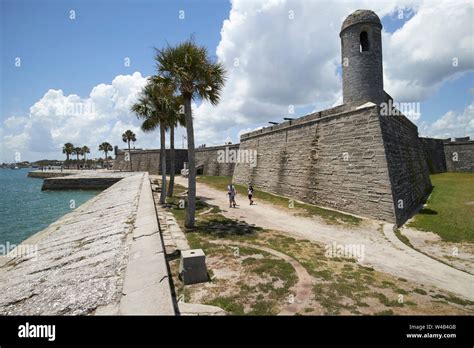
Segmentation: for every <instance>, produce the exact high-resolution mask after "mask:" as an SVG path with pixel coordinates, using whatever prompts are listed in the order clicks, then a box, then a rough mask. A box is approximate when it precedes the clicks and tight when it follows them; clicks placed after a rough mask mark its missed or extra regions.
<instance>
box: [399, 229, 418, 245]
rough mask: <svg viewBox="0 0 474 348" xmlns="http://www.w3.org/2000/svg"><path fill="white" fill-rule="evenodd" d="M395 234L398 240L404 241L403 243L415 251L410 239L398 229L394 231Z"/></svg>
mask: <svg viewBox="0 0 474 348" xmlns="http://www.w3.org/2000/svg"><path fill="white" fill-rule="evenodd" d="M394 233H395V235H396V236H397V238H398V239H400V240H401V241H402V243H404V244H406V245H408V246H409V247H410V248H413V249H415V248H414V247H413V245H412V244H411V243H410V240H409V239H408V237H407V236H405V235H403V234H402V233H401V232H400V230H399V229H398V228H396V229H395V230H394Z"/></svg>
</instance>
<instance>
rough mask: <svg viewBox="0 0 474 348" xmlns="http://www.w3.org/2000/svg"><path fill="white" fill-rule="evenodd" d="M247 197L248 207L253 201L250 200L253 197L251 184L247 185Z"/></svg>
mask: <svg viewBox="0 0 474 348" xmlns="http://www.w3.org/2000/svg"><path fill="white" fill-rule="evenodd" d="M248 196H249V201H250V205H252V204H253V200H252V197H253V186H252V184H249V187H248Z"/></svg>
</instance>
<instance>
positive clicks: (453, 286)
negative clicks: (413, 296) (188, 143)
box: [175, 177, 474, 301]
mask: <svg viewBox="0 0 474 348" xmlns="http://www.w3.org/2000/svg"><path fill="white" fill-rule="evenodd" d="M175 180H176V183H178V184H180V185H182V186H185V187H187V179H185V178H183V177H176V178H175ZM197 194H198V195H199V196H201V197H204V198H205V199H206V201H207V202H208V203H209V204H212V205H216V206H218V207H219V208H221V209H222V214H223V215H224V216H226V217H229V218H234V219H238V220H243V221H245V222H246V223H248V224H254V225H256V226H259V227H262V228H266V229H272V230H277V231H281V232H284V233H287V234H290V235H293V236H295V237H299V238H304V239H307V240H311V241H315V242H320V243H324V244H326V245H331V244H333V243H336V244H338V245H339V244H341V245H347V244H353V245H354V244H355V245H362V246H364V248H365V255H364V260H362V261H361V264H363V265H366V266H372V267H374V268H375V269H377V270H378V271H381V272H386V273H390V274H392V275H395V276H398V277H402V278H405V279H409V280H411V281H414V282H417V283H420V284H426V285H432V286H436V287H438V288H440V289H444V290H447V291H451V292H453V293H455V294H457V295H459V296H462V297H464V298H466V299H469V300H471V301H474V291H472V289H473V288H474V276H473V275H470V274H467V273H465V272H462V271H460V270H457V269H454V268H452V267H449V266H447V265H445V264H443V263H441V262H438V261H436V260H434V259H431V258H430V257H428V256H426V255H423V254H421V253H419V252H417V251H415V250H413V249H411V248H408V247H406V246H405V245H404V244H403V243H401V242H400V243H398V242H399V241H398V239H396V237H395V236H394V235H393V232H390V228H391V225H390V224H386V226H384V231H383V232H382V231H380V230H379V228H380V225H379V222H376V221H372V220H364V222H363V223H362V224H361V225H360V226H357V227H352V228H348V227H344V226H342V227H341V226H335V225H327V224H325V223H324V222H322V221H321V220H320V219H318V218H308V217H302V216H295V215H293V214H291V213H289V212H288V211H285V210H283V209H280V208H278V207H275V206H273V205H270V204H266V203H263V202H260V201H259V200H258V197H255V200H256V203H257V204H256V205H252V206H250V205H249V204H248V200H247V197H246V196H245V195H243V194H240V195H237V197H236V200H237V204H239V206H238V207H237V208H229V205H228V200H227V193H226V192H223V191H219V190H216V189H214V188H212V187H210V186H207V185H204V184H201V183H198V184H197ZM393 237H395V239H396V240H395V239H394V238H393Z"/></svg>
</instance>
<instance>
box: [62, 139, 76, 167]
mask: <svg viewBox="0 0 474 348" xmlns="http://www.w3.org/2000/svg"><path fill="white" fill-rule="evenodd" d="M73 152H74V145H73V144H71V143H66V144H64V146H63V153H65V154H66V163H67V167H68V168H69V156H70V155H72V153H73Z"/></svg>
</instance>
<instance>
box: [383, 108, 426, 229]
mask: <svg viewBox="0 0 474 348" xmlns="http://www.w3.org/2000/svg"><path fill="white" fill-rule="evenodd" d="M380 125H381V128H382V137H383V143H384V146H385V154H386V159H387V164H388V170H389V174H390V181H391V187H392V195H393V200H394V203H395V215H396V223H397V224H398V225H401V224H403V223H404V222H405V221H406V220H408V219H409V218H410V217H411V216H412V215H413V213H414V212H415V211H416V210H417V208H419V207H420V205H421V204H422V203H424V202H425V200H426V198H427V197H428V195H429V193H430V192H431V189H432V186H431V180H430V176H429V174H430V172H429V169H428V165H427V163H426V161H425V156H424V152H423V148H422V146H421V142H420V139H419V137H418V128H417V127H416V126H415V125H414V124H413V123H411V122H410V120H408V119H407V118H406V117H405V116H402V115H400V116H380Z"/></svg>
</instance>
